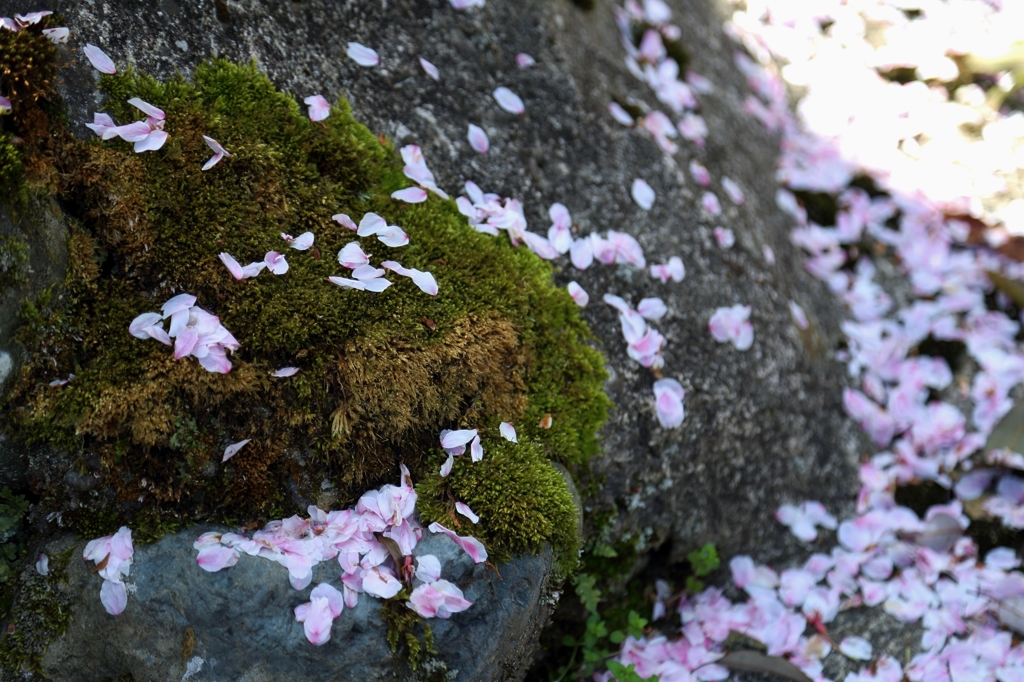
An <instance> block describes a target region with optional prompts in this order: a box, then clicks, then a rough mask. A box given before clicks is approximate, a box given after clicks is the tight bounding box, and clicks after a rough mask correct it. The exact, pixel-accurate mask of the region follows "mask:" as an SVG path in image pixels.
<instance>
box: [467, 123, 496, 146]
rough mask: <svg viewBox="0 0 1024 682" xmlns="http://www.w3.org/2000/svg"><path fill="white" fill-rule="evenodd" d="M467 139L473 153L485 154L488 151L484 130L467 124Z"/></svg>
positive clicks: (487, 141) (488, 142)
mask: <svg viewBox="0 0 1024 682" xmlns="http://www.w3.org/2000/svg"><path fill="white" fill-rule="evenodd" d="M467 138H468V139H469V146H470V147H472V148H473V151H476V152H480V153H481V154H486V153H487V150H488V149H490V141H489V140H488V139H487V133H485V132H484V129H483V128H481V127H480V126H478V125H473V124H472V123H470V124H469V133H468V135H467Z"/></svg>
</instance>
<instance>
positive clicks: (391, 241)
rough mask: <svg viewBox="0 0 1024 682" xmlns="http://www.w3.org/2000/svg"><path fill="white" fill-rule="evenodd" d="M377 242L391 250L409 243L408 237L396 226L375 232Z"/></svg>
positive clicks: (389, 226)
mask: <svg viewBox="0 0 1024 682" xmlns="http://www.w3.org/2000/svg"><path fill="white" fill-rule="evenodd" d="M377 241H379V242H381V243H383V244H384V245H385V246H390V247H391V248H398V247H401V246H405V245H406V244H408V243H409V235H407V234H406V233H405V230H403V229H402V228H400V227H399V226H398V225H388V226H387V227H385V228H384V229H383V230H380V231H378V232H377Z"/></svg>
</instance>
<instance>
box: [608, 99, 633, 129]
mask: <svg viewBox="0 0 1024 682" xmlns="http://www.w3.org/2000/svg"><path fill="white" fill-rule="evenodd" d="M608 113H610V114H611V115H612V118H614V119H615V120H616V121H618V122H619V123H621V124H622V125H624V126H632V125H633V124H634V123H635V122H636V120H635V119H634V118H633V115H632V114H630V113H629V112H628V111H626V110H625V109H623V108H622V106H621V105H619V104H618V103H616V102H611V103H610V104H608Z"/></svg>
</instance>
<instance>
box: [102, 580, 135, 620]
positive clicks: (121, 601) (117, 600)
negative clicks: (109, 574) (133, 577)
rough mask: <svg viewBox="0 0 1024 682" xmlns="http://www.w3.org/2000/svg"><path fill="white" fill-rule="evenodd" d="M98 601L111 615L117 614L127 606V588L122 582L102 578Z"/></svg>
mask: <svg viewBox="0 0 1024 682" xmlns="http://www.w3.org/2000/svg"><path fill="white" fill-rule="evenodd" d="M100 603H102V604H103V608H104V609H106V611H107V613H109V614H110V615H111V616H119V615H121V613H122V612H123V611H124V609H125V607H126V606H128V590H127V589H125V586H124V583H122V582H114V581H112V580H104V581H103V585H102V586H101V587H100Z"/></svg>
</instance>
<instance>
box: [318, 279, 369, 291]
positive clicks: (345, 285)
mask: <svg viewBox="0 0 1024 682" xmlns="http://www.w3.org/2000/svg"><path fill="white" fill-rule="evenodd" d="M327 279H328V281H329V282H330V283H331V284H335V285H337V286H339V287H341V288H342V289H359V290H360V291H365V290H366V285H365V284H363V283H362V282H360V281H359V280H357V279H347V278H345V277H333V276H332V277H328V278H327Z"/></svg>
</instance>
